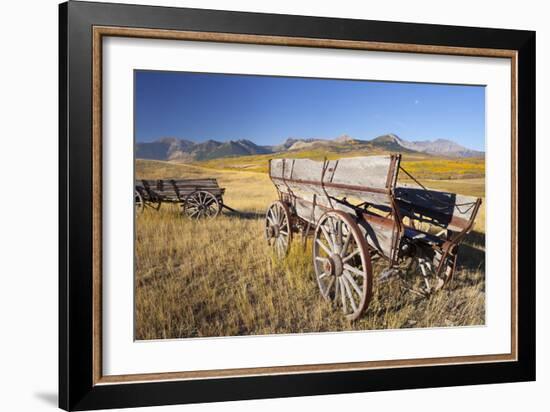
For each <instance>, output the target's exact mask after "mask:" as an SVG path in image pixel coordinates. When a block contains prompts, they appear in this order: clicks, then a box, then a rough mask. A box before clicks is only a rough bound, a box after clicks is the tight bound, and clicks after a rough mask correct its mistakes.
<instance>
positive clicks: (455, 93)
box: [135, 71, 485, 150]
mask: <svg viewBox="0 0 550 412" xmlns="http://www.w3.org/2000/svg"><path fill="white" fill-rule="evenodd" d="M135 93H136V95H135V136H136V140H137V141H138V142H148V141H153V140H156V139H158V138H161V137H178V138H182V139H189V140H193V141H196V142H201V141H204V140H208V139H214V140H219V141H226V140H237V139H249V140H252V141H253V142H255V143H256V144H261V145H270V144H277V143H281V142H283V141H284V140H286V139H287V138H288V137H298V138H335V137H338V136H340V135H342V134H348V135H350V136H352V137H354V138H356V139H364V140H370V139H372V138H374V137H377V136H380V135H383V134H386V133H395V134H396V135H398V136H399V137H401V138H404V139H406V140H433V139H438V138H443V139H450V140H454V141H455V142H457V143H459V144H462V145H463V146H466V147H468V148H471V149H476V150H484V146H485V88H484V87H483V86H454V85H453V86H452V85H438V84H419V83H392V82H372V81H364V80H327V79H308V78H289V77H272V76H245V75H225V74H203V73H186V72H160V71H136V72H135Z"/></svg>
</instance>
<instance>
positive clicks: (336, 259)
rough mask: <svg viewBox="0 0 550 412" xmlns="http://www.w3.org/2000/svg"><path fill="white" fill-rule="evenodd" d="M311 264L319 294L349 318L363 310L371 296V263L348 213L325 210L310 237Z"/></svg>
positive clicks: (353, 317)
mask: <svg viewBox="0 0 550 412" xmlns="http://www.w3.org/2000/svg"><path fill="white" fill-rule="evenodd" d="M313 267H314V269H315V276H316V279H317V284H318V286H319V290H320V292H321V295H322V296H323V297H324V298H325V299H327V300H331V301H332V302H333V303H335V304H336V306H338V307H340V308H341V310H342V312H343V313H344V315H345V316H346V318H347V319H349V320H356V319H357V318H359V317H360V316H361V314H362V313H363V312H364V311H365V310H366V308H367V307H368V304H369V302H370V299H371V296H372V264H371V260H370V253H369V249H368V245H367V242H366V240H365V237H364V236H363V233H362V232H361V230H360V229H359V226H358V225H357V223H356V222H355V221H354V219H353V218H351V216H349V215H348V214H346V213H344V212H341V211H337V210H334V211H329V212H327V213H325V214H324V215H323V216H321V218H320V219H319V221H318V223H317V227H316V228H315V233H314V237H313Z"/></svg>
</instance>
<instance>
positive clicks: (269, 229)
mask: <svg viewBox="0 0 550 412" xmlns="http://www.w3.org/2000/svg"><path fill="white" fill-rule="evenodd" d="M400 162H401V155H399V154H395V155H388V156H370V157H356V158H349V159H340V160H331V161H328V160H325V161H321V162H318V161H313V160H309V159H272V160H270V163H269V175H270V177H271V180H272V182H273V184H274V185H275V187H276V188H277V192H278V197H279V199H278V200H277V201H275V202H273V203H272V204H271V205H270V206H269V208H268V210H267V214H266V221H265V234H266V238H267V240H268V242H269V244H270V245H271V246H272V247H273V249H274V251H275V253H276V254H277V255H278V256H279V257H283V256H284V255H285V254H286V253H287V252H288V250H289V247H290V243H291V240H292V238H293V236H294V235H295V234H296V233H300V232H301V233H302V236H303V239H304V240H305V239H306V238H307V236H308V235H310V234H312V235H313V241H312V245H313V266H314V270H315V276H316V279H317V283H318V286H319V289H320V292H321V294H322V296H323V297H324V298H326V299H329V300H332V301H333V302H334V304H335V305H337V306H339V307H341V309H342V311H343V312H344V314H345V316H346V317H347V318H348V319H351V320H355V319H357V318H358V317H359V316H361V314H362V313H363V312H364V311H365V309H366V308H367V307H368V305H369V301H370V299H371V296H372V288H373V276H374V271H375V269H374V268H376V270H377V271H378V272H379V273H378V277H379V280H380V281H384V280H387V279H389V278H390V277H397V278H398V279H399V280H400V281H401V282H403V283H402V285H403V287H406V288H407V289H410V290H411V291H414V292H416V293H420V294H422V295H427V294H430V293H432V292H434V291H436V290H439V289H441V288H442V287H443V286H445V285H446V284H447V283H448V282H449V280H450V279H451V278H452V276H453V273H454V270H455V267H456V261H457V254H458V246H459V244H460V242H461V241H462V240H463V238H464V236H465V235H466V234H467V233H468V232H470V231H471V229H472V227H473V224H474V220H475V217H476V215H477V212H478V210H479V207H480V205H481V199H479V198H474V197H469V196H462V195H458V194H454V193H448V192H442V191H437V190H431V189H427V188H426V187H424V186H422V185H421V184H420V183H419V182H418V181H417V180H416V179H414V177H413V176H411V175H410V173H408V172H406V171H405V170H404V169H403V168H402V167H401V166H400ZM400 171H403V172H404V173H406V174H407V175H408V177H409V178H410V181H411V182H412V184H400V185H398V184H397V178H398V174H399V172H400ZM304 244H305V242H304ZM374 262H376V264H374Z"/></svg>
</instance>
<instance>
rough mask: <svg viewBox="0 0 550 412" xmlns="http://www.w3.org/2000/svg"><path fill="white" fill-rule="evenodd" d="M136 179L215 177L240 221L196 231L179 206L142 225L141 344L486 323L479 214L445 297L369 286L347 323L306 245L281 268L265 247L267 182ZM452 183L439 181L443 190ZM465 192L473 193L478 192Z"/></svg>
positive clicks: (189, 169)
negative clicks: (358, 312)
mask: <svg viewBox="0 0 550 412" xmlns="http://www.w3.org/2000/svg"><path fill="white" fill-rule="evenodd" d="M136 172H137V177H138V178H141V177H143V178H161V177H162V178H167V177H180V178H183V177H192V176H194V177H199V176H210V177H216V178H217V179H218V180H219V182H220V185H222V186H223V187H226V188H227V195H226V196H225V197H224V200H225V202H226V203H227V204H228V205H230V206H231V207H234V208H236V209H238V210H241V211H242V212H245V214H244V215H243V216H239V215H228V214H224V215H222V216H220V217H218V218H217V219H215V220H212V221H199V222H197V221H192V220H189V219H186V218H183V217H181V215H180V214H179V211H178V208H177V207H175V206H174V207H164V206H163V207H162V208H161V210H160V211H159V212H155V211H152V210H151V211H146V212H144V213H142V214H140V215H139V216H138V218H137V224H136V230H137V233H136V266H137V270H136V290H135V292H136V337H137V338H138V339H162V338H183V337H197V336H231V335H251V334H273V333H300V332H321V331H340V330H351V329H354V330H365V329H388V328H410V327H440V326H459V325H479V324H483V323H484V319H485V315H484V313H485V310H484V307H485V305H484V299H485V298H484V296H485V295H484V290H485V283H484V235H483V230H482V228H483V221H484V215H483V214H482V216H480V217H479V218H478V222H476V228H477V229H476V230H479V231H476V232H473V233H472V234H471V235H470V236H469V238H468V240H467V242H466V243H465V245H464V247H463V250H462V254H461V260H460V262H459V265H460V266H459V270H458V271H457V273H456V274H455V279H454V281H453V282H452V284H451V285H450V287H449V288H448V289H447V290H444V291H442V292H440V293H438V294H436V295H434V296H432V297H430V298H422V297H419V296H417V295H414V294H412V293H410V292H406V291H403V290H402V289H401V288H400V287H399V285H398V284H397V282H389V283H385V284H380V285H379V284H377V283H376V280H375V284H374V297H373V299H372V301H371V304H370V306H369V309H368V310H367V312H366V313H365V314H364V316H363V317H362V318H361V319H360V320H359V321H357V322H355V323H351V322H349V321H347V320H346V319H345V318H344V317H343V316H342V315H341V314H340V312H339V311H336V310H334V308H333V307H332V306H331V304H330V303H329V302H327V301H325V300H324V299H323V298H322V297H321V296H320V293H319V291H318V287H317V283H316V281H315V278H314V276H313V268H312V263H311V251H310V250H311V247H310V245H307V247H306V249H305V251H304V249H302V247H301V243H300V242H299V238H298V239H297V240H295V241H294V244H293V247H292V249H291V252H290V254H289V256H288V257H287V258H286V259H285V260H283V261H277V260H276V259H275V258H274V257H273V255H272V254H271V251H270V249H269V248H268V247H267V245H266V242H265V240H264V239H263V224H264V221H263V216H262V214H263V212H264V211H265V209H266V207H267V205H268V204H269V203H270V202H271V201H273V200H274V199H275V198H276V193H275V190H274V188H273V185H272V184H271V181H270V180H269V178H268V176H267V175H266V174H264V173H253V172H242V171H235V170H211V169H210V170H209V169H204V168H200V167H196V166H188V165H180V164H173V163H166V162H154V161H140V160H138V162H137V170H136ZM480 182H482V179H480V180H479V181H478V182H477V185H479V184H480ZM454 183H455V182H450V181H449V182H444V181H440V182H439V184H440V185H441V186H446V189H447V190H449V189H450V188H452V187H453V185H454ZM447 185H449V186H447ZM430 186H433V185H431V184H430ZM467 187H468V185H466V186H465V187H464V188H465V189H467ZM470 187H471V188H473V189H474V190H479V187H478V188H477V189H475V188H476V184H472V185H471V186H470ZM440 188H444V187H440ZM462 193H464V194H470V192H469V191H463V192H462Z"/></svg>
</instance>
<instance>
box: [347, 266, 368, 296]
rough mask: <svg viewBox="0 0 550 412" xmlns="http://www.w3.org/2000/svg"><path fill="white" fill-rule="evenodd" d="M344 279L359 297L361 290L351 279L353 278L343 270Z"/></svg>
mask: <svg viewBox="0 0 550 412" xmlns="http://www.w3.org/2000/svg"><path fill="white" fill-rule="evenodd" d="M343 276H344V278H345V279H346V280H347V281H348V282H349V284H350V285H351V287H352V288H353V289H354V290H355V291H356V292H357V294H358V295H359V296H361V295H362V293H363V292H362V291H361V288H360V287H359V285H358V284H357V283H356V282H355V280H354V279H353V276H351V275H350V273H349V272H348V271H346V270H344V274H343Z"/></svg>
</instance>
